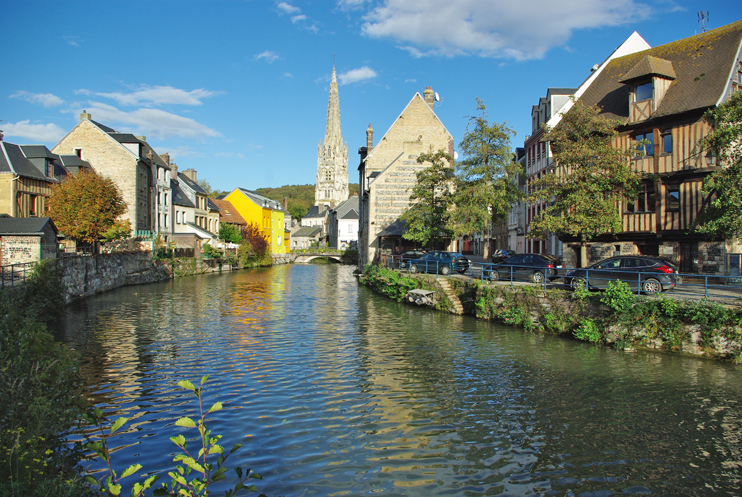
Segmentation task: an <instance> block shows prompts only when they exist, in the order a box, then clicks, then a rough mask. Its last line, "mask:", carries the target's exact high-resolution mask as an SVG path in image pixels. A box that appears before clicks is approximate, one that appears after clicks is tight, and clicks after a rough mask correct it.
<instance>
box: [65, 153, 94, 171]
mask: <svg viewBox="0 0 742 497" xmlns="http://www.w3.org/2000/svg"><path fill="white" fill-rule="evenodd" d="M59 161H60V162H61V163H62V165H63V166H64V167H65V168H70V169H77V170H79V169H85V168H90V163H89V162H88V161H86V160H82V159H81V158H80V157H78V156H77V155H76V154H70V155H60V156H59Z"/></svg>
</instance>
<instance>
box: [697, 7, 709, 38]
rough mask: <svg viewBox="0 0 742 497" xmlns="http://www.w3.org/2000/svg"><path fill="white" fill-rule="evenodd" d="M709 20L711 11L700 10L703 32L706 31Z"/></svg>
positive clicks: (699, 20)
mask: <svg viewBox="0 0 742 497" xmlns="http://www.w3.org/2000/svg"><path fill="white" fill-rule="evenodd" d="M708 21H709V11H708V10H707V11H705V12H704V11H703V10H702V11H700V12H699V13H698V23H699V24H700V25H701V32H702V33H705V32H706V22H708Z"/></svg>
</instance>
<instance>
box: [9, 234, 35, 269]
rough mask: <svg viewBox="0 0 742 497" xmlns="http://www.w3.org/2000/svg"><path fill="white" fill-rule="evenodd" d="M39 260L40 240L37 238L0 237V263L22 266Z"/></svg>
mask: <svg viewBox="0 0 742 497" xmlns="http://www.w3.org/2000/svg"><path fill="white" fill-rule="evenodd" d="M39 259H41V238H40V237H38V236H15V235H5V236H2V237H0V263H2V265H7V264H23V263H26V262H36V261H38V260H39Z"/></svg>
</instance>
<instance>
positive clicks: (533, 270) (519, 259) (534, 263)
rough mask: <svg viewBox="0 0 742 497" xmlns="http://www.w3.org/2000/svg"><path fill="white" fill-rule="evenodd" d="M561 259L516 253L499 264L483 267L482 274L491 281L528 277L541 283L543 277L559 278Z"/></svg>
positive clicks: (551, 279)
mask: <svg viewBox="0 0 742 497" xmlns="http://www.w3.org/2000/svg"><path fill="white" fill-rule="evenodd" d="M561 268H562V261H560V260H559V259H557V258H556V257H554V256H553V255H546V254H516V255H514V256H512V257H508V258H507V259H505V260H504V261H502V262H500V263H499V264H495V265H494V266H491V267H485V268H484V269H483V276H484V277H485V278H488V279H489V280H491V281H497V280H499V279H507V280H509V279H510V278H511V277H512V278H513V279H530V280H531V281H532V282H534V283H543V282H544V277H546V278H548V279H549V280H550V281H553V280H555V279H557V278H559V273H558V270H559V269H561Z"/></svg>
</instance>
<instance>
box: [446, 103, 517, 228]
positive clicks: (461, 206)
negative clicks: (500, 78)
mask: <svg viewBox="0 0 742 497" xmlns="http://www.w3.org/2000/svg"><path fill="white" fill-rule="evenodd" d="M477 110H478V111H479V112H480V114H479V115H477V116H472V117H469V124H467V126H466V133H465V134H464V138H463V139H462V140H461V143H460V144H459V148H460V149H461V151H462V154H463V155H464V159H463V160H461V161H459V162H457V163H456V170H457V182H456V195H455V203H456V208H455V210H454V213H453V221H454V231H455V234H456V235H467V234H471V233H484V232H486V231H487V230H488V229H489V226H490V223H491V222H493V221H494V222H498V221H503V220H505V219H507V216H508V213H509V212H510V208H511V205H512V204H513V203H515V202H516V201H518V200H519V199H520V198H521V196H522V193H521V191H520V190H519V189H518V184H517V181H516V177H517V174H518V173H520V172H521V167H520V165H519V164H518V163H517V162H514V161H513V148H512V145H511V142H510V140H511V138H512V137H513V136H515V132H514V131H513V130H512V129H510V128H508V127H507V125H506V124H505V123H502V124H498V123H492V124H490V123H489V121H488V120H487V107H485V105H484V102H482V101H481V100H480V99H477Z"/></svg>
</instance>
